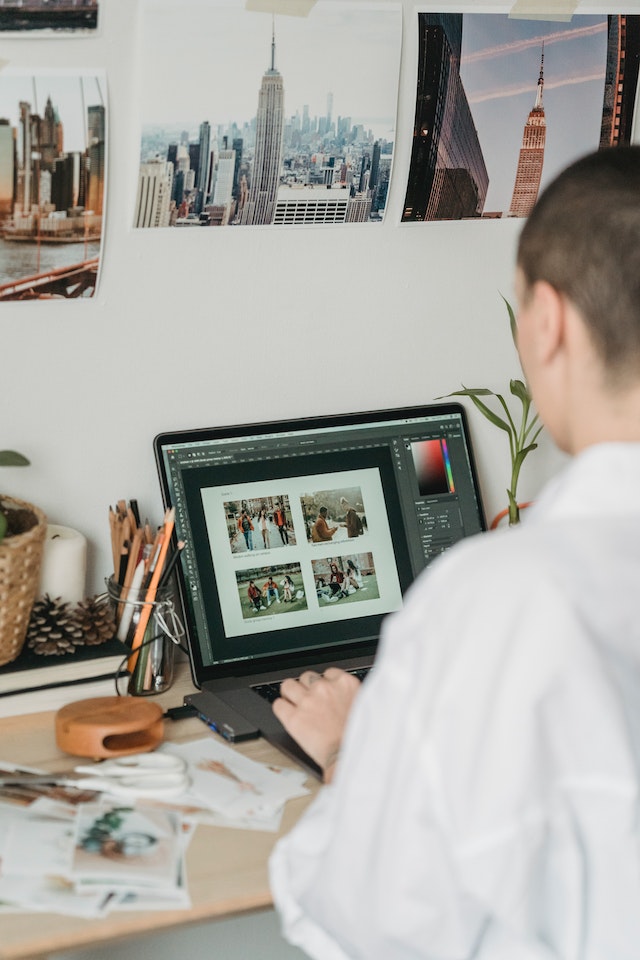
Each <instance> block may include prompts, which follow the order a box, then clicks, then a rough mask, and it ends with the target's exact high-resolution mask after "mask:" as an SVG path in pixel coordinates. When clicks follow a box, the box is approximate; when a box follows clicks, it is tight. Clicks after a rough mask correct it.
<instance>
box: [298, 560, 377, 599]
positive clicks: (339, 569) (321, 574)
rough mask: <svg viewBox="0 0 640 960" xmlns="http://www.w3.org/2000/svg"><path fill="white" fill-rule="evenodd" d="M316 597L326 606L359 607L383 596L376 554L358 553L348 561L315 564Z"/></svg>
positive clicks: (313, 561) (317, 561) (329, 561)
mask: <svg viewBox="0 0 640 960" xmlns="http://www.w3.org/2000/svg"><path fill="white" fill-rule="evenodd" d="M311 566H312V568H313V579H314V581H315V585H316V596H317V598H318V602H319V603H320V605H321V606H322V605H324V604H325V603H338V602H340V603H354V602H355V603H357V602H359V601H360V600H377V599H378V597H379V596H380V591H379V589H378V578H377V576H376V570H375V565H374V562H373V554H371V553H355V554H352V555H349V556H344V557H326V558H324V559H322V560H312V561H311Z"/></svg>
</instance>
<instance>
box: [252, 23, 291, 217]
mask: <svg viewBox="0 0 640 960" xmlns="http://www.w3.org/2000/svg"><path fill="white" fill-rule="evenodd" d="M275 56H276V40H275V30H274V31H272V35H271V66H270V67H269V69H268V70H267V71H266V72H265V74H264V76H263V78H262V85H261V87H260V94H259V97H258V113H257V116H256V146H255V154H254V159H253V166H252V171H251V186H250V188H249V197H248V200H247V203H246V204H245V207H244V210H243V211H242V223H243V224H266V223H273V218H274V214H275V209H276V199H277V195H278V186H279V183H280V169H281V166H282V138H283V133H284V85H283V82H282V77H281V76H280V74H279V73H278V71H277V70H276V67H275Z"/></svg>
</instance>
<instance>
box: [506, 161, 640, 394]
mask: <svg viewBox="0 0 640 960" xmlns="http://www.w3.org/2000/svg"><path fill="white" fill-rule="evenodd" d="M518 266H519V267H520V269H521V270H522V274H523V277H524V280H525V284H526V286H527V288H529V289H530V288H531V287H532V286H533V284H534V283H536V281H538V280H546V281H547V282H548V283H550V284H551V286H552V287H554V288H555V289H556V290H557V291H558V292H559V293H562V294H564V295H565V296H567V297H568V298H569V300H571V302H572V303H573V304H574V306H575V307H576V308H577V309H578V310H579V311H580V313H581V315H582V317H583V319H584V322H585V324H586V325H587V328H588V329H589V331H590V333H591V336H592V338H593V343H594V345H595V347H596V349H597V351H598V353H599V355H600V357H601V359H602V361H603V363H604V365H605V366H606V367H607V368H608V370H609V372H610V373H611V372H612V371H615V372H616V374H617V375H619V376H624V375H625V374H627V375H628V374H630V373H632V372H633V373H635V374H637V373H639V372H640V146H629V147H626V146H625V147H607V148H604V149H602V150H598V151H597V152H596V153H591V154H589V155H587V156H585V157H582V158H581V159H580V160H577V161H576V162H575V163H573V164H571V166H569V167H567V168H566V170H564V171H563V172H562V173H561V174H560V175H559V176H558V177H557V178H556V179H555V180H554V181H553V182H552V183H551V184H550V185H549V186H548V187H547V188H546V190H545V191H544V192H543V193H542V194H541V196H540V198H539V200H538V202H537V203H536V205H535V207H534V209H533V211H532V212H531V214H530V215H529V217H528V219H527V221H526V223H525V225H524V227H523V229H522V232H521V234H520V240H519V244H518ZM525 295H526V293H525Z"/></svg>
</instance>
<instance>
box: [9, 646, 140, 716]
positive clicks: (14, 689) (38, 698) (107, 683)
mask: <svg viewBox="0 0 640 960" xmlns="http://www.w3.org/2000/svg"><path fill="white" fill-rule="evenodd" d="M130 653H131V651H130V650H129V648H128V647H126V646H125V644H124V643H121V642H120V641H119V640H117V639H115V638H114V639H113V640H107V641H106V642H105V643H102V644H99V645H97V646H80V647H76V649H75V651H74V652H73V653H72V654H67V655H64V656H60V657H58V656H48V657H47V656H42V655H41V654H37V653H34V652H33V651H32V650H30V649H29V648H28V647H26V646H25V649H24V650H23V651H22V653H21V654H20V655H19V656H18V657H17V659H16V660H14V661H13V662H12V663H7V664H6V665H5V666H4V667H0V717H11V716H17V715H19V714H24V713H41V712H42V711H44V710H59V709H60V707H63V706H65V705H66V704H67V703H72V702H73V701H74V700H84V699H86V698H87V697H110V696H115V695H116V692H120V693H126V690H127V684H128V680H129V672H128V670H127V657H128V656H129V655H130ZM116 678H118V690H116Z"/></svg>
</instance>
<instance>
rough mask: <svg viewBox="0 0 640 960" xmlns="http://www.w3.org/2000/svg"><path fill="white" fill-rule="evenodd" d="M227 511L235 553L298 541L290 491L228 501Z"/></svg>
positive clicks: (250, 551)
mask: <svg viewBox="0 0 640 960" xmlns="http://www.w3.org/2000/svg"><path fill="white" fill-rule="evenodd" d="M224 511H225V515H226V518H227V532H228V536H229V545H230V547H231V552H232V553H252V552H254V551H257V550H276V549H279V548H282V547H291V546H295V544H296V534H295V530H294V528H293V521H292V519H291V507H290V503H289V497H288V496H287V494H279V495H277V496H264V497H252V498H250V499H243V500H229V501H227V502H225V504H224Z"/></svg>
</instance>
